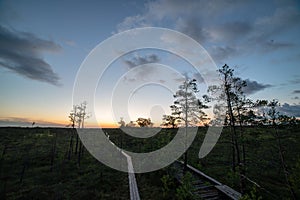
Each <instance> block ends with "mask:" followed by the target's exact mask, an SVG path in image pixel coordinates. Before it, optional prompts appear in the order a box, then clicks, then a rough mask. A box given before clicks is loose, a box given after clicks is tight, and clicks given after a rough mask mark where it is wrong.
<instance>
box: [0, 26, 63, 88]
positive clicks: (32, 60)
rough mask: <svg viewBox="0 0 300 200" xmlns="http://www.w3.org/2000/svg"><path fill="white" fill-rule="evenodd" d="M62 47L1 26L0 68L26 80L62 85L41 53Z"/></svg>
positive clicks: (54, 50)
mask: <svg viewBox="0 0 300 200" xmlns="http://www.w3.org/2000/svg"><path fill="white" fill-rule="evenodd" d="M60 49H61V47H60V46H59V45H57V44H56V43H54V42H52V41H48V40H43V39H40V38H38V37H36V36H35V35H33V34H31V33H26V32H17V31H14V30H9V29H7V28H5V27H3V26H1V25H0V66H1V67H3V68H5V69H8V70H10V71H11V72H14V73H17V74H19V75H21V76H24V77H26V78H30V79H33V80H38V81H43V82H47V83H50V84H53V85H60V83H59V80H60V78H59V76H58V75H57V74H56V73H55V72H54V71H53V70H52V67H51V66H50V65H49V64H48V63H47V62H45V61H44V60H43V58H42V56H41V53H42V52H45V51H48V52H56V51H59V50H60Z"/></svg>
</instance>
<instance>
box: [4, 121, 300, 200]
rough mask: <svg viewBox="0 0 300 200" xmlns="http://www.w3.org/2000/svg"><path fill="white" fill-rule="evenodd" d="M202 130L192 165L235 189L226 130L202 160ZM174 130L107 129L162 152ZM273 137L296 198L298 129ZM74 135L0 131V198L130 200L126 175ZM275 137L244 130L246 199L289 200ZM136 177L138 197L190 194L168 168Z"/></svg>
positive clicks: (134, 147)
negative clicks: (133, 133)
mask: <svg viewBox="0 0 300 200" xmlns="http://www.w3.org/2000/svg"><path fill="white" fill-rule="evenodd" d="M206 130H207V128H199V131H198V135H197V137H196V139H195V140H194V142H193V144H192V146H191V147H190V148H189V150H188V155H189V160H188V162H189V164H190V165H192V166H194V167H196V168H198V169H200V170H201V171H203V172H205V173H206V174H208V175H209V176H211V177H213V178H215V179H217V180H218V181H220V182H222V183H224V184H227V185H228V186H230V187H233V188H234V189H236V190H237V191H238V190H239V178H240V177H239V174H238V173H237V172H234V171H233V170H232V162H231V161H232V151H231V149H232V145H231V143H230V142H231V137H230V130H229V128H224V129H223V133H222V135H221V137H220V139H219V141H218V143H217V145H216V146H215V147H214V149H213V150H212V152H210V154H209V155H208V156H207V157H205V158H203V159H201V160H200V159H199V158H198V153H199V149H200V146H201V144H202V141H203V138H204V136H205V133H206ZM176 131H177V129H162V130H161V131H160V132H159V133H158V134H157V135H155V136H153V137H151V138H148V139H138V138H132V137H130V136H128V135H126V134H124V133H122V132H121V130H120V129H106V130H105V132H107V133H108V134H109V135H110V140H111V141H112V142H114V143H115V144H116V145H117V146H119V147H121V146H122V147H123V148H124V149H127V150H130V151H134V152H149V151H152V150H156V149H158V148H160V147H163V146H164V145H166V144H167V143H168V142H169V141H170V140H172V138H173V137H174V135H175V134H176ZM277 133H278V135H279V137H280V139H281V140H280V141H281V146H282V148H283V149H282V151H283V153H284V158H285V164H286V169H287V170H288V172H289V176H288V178H289V181H290V183H291V185H292V187H293V189H294V191H295V192H296V195H300V194H299V190H300V189H299V187H300V156H299V152H300V127H299V125H298V126H297V125H295V126H281V127H279V128H278V132H277ZM76 138H77V137H76V133H75V132H74V129H72V128H68V129H64V128H0V153H1V155H0V156H1V157H0V173H1V174H0V180H1V181H0V183H1V184H0V191H1V199H129V189H128V176H127V173H124V172H119V171H116V170H114V169H111V168H109V167H106V166H105V165H103V164H102V163H100V162H98V161H97V160H96V159H95V158H93V157H92V156H91V155H90V154H89V153H88V151H86V150H85V149H84V147H83V146H81V144H80V141H78V143H77V142H76ZM277 139H278V138H277V136H276V137H275V136H274V130H273V129H272V127H269V126H254V127H244V137H243V144H245V163H246V169H245V173H244V174H245V175H244V176H245V177H244V178H245V185H246V186H245V187H246V191H245V195H244V198H245V199H247V198H248V199H260V198H262V199H289V198H290V194H289V189H288V188H287V185H286V182H285V173H284V169H283V167H282V165H281V161H280V154H279V150H278V145H277ZM136 177H137V183H138V187H139V192H140V196H141V199H184V197H185V195H184V193H188V192H189V191H186V187H182V185H179V184H178V183H177V182H176V181H175V180H174V177H173V174H172V169H171V167H166V168H165V169H161V170H159V171H156V172H151V173H145V174H137V175H136ZM189 198H192V197H189Z"/></svg>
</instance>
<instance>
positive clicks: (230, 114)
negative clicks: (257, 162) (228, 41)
mask: <svg viewBox="0 0 300 200" xmlns="http://www.w3.org/2000/svg"><path fill="white" fill-rule="evenodd" d="M233 72H234V70H233V69H231V68H230V67H229V66H228V65H226V64H225V65H224V66H222V68H221V69H219V70H218V73H219V75H220V79H221V81H222V83H221V85H212V86H209V87H208V93H209V94H210V96H212V95H213V94H218V96H217V97H214V98H213V97H210V96H204V97H205V99H206V100H207V101H210V100H217V101H223V102H224V103H225V105H226V115H225V120H224V125H228V126H229V127H230V133H231V144H232V170H233V171H234V172H236V167H237V166H238V172H239V174H240V189H241V192H242V193H243V192H244V188H245V186H244V174H245V171H244V169H245V146H244V144H243V128H242V125H243V122H244V119H243V115H244V113H246V112H247V108H246V107H247V101H248V100H247V99H246V98H245V95H244V93H243V88H244V87H245V86H246V82H245V81H243V80H242V79H241V78H239V77H236V76H234V74H233ZM248 103H249V104H250V101H249V102H248ZM237 124H238V125H239V126H240V135H238V132H237ZM239 138H242V139H241V140H239ZM240 143H241V144H242V145H241V146H242V155H243V159H241V153H240V149H241V148H240Z"/></svg>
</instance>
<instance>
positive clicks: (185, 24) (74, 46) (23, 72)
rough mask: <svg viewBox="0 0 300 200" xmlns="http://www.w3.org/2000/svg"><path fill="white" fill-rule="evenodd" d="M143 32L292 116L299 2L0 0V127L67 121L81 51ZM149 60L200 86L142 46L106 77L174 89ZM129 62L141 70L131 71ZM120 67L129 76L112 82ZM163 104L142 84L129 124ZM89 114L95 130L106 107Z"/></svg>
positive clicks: (165, 99) (299, 80) (160, 91)
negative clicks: (165, 35)
mask: <svg viewBox="0 0 300 200" xmlns="http://www.w3.org/2000/svg"><path fill="white" fill-rule="evenodd" d="M152 26H153V27H163V28H169V29H173V30H176V31H179V32H182V33H184V34H186V35H188V36H190V37H191V38H193V39H194V40H196V41H197V42H199V43H200V44H201V45H202V46H203V47H204V48H205V49H206V50H207V52H208V53H209V55H210V56H211V58H212V59H213V61H214V62H215V63H216V65H217V66H218V67H221V66H222V65H224V63H227V64H228V65H229V66H231V67H235V71H236V73H237V75H238V76H240V77H242V78H243V79H244V80H246V82H247V84H248V87H247V88H246V90H245V92H246V93H247V94H248V95H249V97H250V98H252V99H254V100H255V99H259V98H260V99H278V100H279V101H280V103H281V104H282V106H281V108H280V110H281V111H282V112H283V113H285V114H291V115H295V116H297V117H300V100H299V98H300V91H299V85H300V73H299V72H300V67H299V63H300V39H299V35H300V3H299V1H292V0H287V1H279V0H268V1H250V0H249V1H235V0H225V1H217V0H212V1H196V0H188V1H180V0H153V1H110V2H104V1H87V2H85V3H83V2H82V1H63V2H61V1H7V0H2V1H0V81H1V86H0V92H1V100H0V103H1V112H0V126H2V125H12V124H16V125H18V124H21V125H24V124H27V123H28V125H29V126H30V123H29V122H31V121H36V122H38V123H37V125H38V124H39V123H40V125H49V124H51V123H53V124H54V125H57V124H64V125H67V124H68V113H69V112H70V110H71V109H72V92H73V85H74V82H75V79H76V74H77V72H78V70H79V68H80V65H81V63H82V62H83V61H84V59H85V57H86V56H87V55H88V54H89V52H90V51H91V50H92V49H93V48H94V47H96V46H97V45H98V44H99V43H100V42H102V41H104V40H106V39H107V38H109V37H111V36H113V35H114V34H117V33H120V32H122V31H125V30H129V29H131V28H138V27H152ZM151 63H160V64H161V66H162V65H168V66H172V67H173V68H174V69H176V70H177V71H178V72H179V73H181V74H185V73H186V74H188V73H191V74H189V76H194V78H196V79H197V80H198V81H200V82H201V80H202V77H201V74H197V73H194V72H191V71H190V69H189V67H188V64H186V63H185V62H184V61H183V60H182V59H181V58H180V57H178V56H176V55H173V54H171V53H168V52H164V51H159V50H151V49H146V50H141V51H137V52H130V53H128V54H126V55H124V56H123V57H121V58H119V59H118V60H116V61H115V62H114V63H112V65H111V69H110V71H109V70H108V72H107V76H106V79H107V81H110V80H111V81H113V80H114V79H118V77H122V80H121V81H122V82H123V83H124V84H130V83H134V82H135V83H137V82H138V81H141V80H146V79H147V76H148V77H150V76H157V79H158V81H159V82H160V83H161V85H164V84H165V83H166V82H168V81H170V80H171V79H172V81H174V85H175V86H176V83H177V84H179V83H180V80H177V81H176V80H175V79H178V77H177V76H176V75H174V76H172V75H170V76H169V77H166V76H162V74H163V73H162V74H161V77H160V76H159V75H157V74H159V73H158V72H155V70H156V68H155V67H153V68H151V67H149V66H150V65H151ZM139 65H144V68H137V66H139ZM147 65H148V68H147ZM156 67H157V69H159V66H156ZM133 69H134V70H135V71H132V70H133ZM147 69H149V71H147ZM130 70H131V72H133V73H132V74H131V75H130V74H129V75H128V76H122V74H124V73H127V72H129V71H130ZM158 71H159V70H158ZM151 73H152V74H151ZM114 76H115V77H114ZM104 78H105V77H104ZM107 81H106V82H105V83H107ZM99 84H101V82H100V83H99ZM175 86H174V87H175ZM110 87H113V85H110ZM110 87H109V86H107V87H105V88H106V90H103V91H97V93H96V97H97V98H100V99H104V98H105V94H106V93H107V92H109V91H110V90H111V88H110ZM176 87H177V86H176ZM176 87H175V88H176ZM200 87H201V86H200ZM204 90H205V87H203V91H202V93H204V92H205V91H204ZM201 95H202V94H201ZM154 97H155V98H154ZM126 101H127V100H126ZM172 101H173V97H172V93H171V92H170V91H168V90H167V89H166V88H161V87H160V88H159V87H158V85H147V86H145V87H141V88H138V89H137V90H136V91H135V93H134V94H132V95H131V97H130V99H129V100H128V102H129V107H128V112H129V115H130V116H131V117H132V119H131V120H136V117H138V116H141V117H151V114H153V116H152V118H155V119H154V121H155V122H156V123H159V117H155V116H157V115H159V114H161V112H162V108H163V109H165V112H168V109H167V108H166V107H167V106H168V105H169V104H170V103H172ZM122 103H123V102H122V101H121V100H120V102H119V104H122ZM90 106H91V107H92V105H90ZM160 106H162V107H160ZM95 108H97V109H98V110H99V113H97V115H99V116H100V117H99V120H100V121H101V124H102V125H104V126H110V125H111V124H112V123H113V122H112V120H111V117H108V115H109V113H108V112H109V111H110V110H109V109H107V110H104V108H101V105H95ZM151 108H152V109H151ZM101 109H103V110H101ZM155 113H156V114H155ZM116 120H118V119H116ZM126 120H127V121H128V120H129V119H126ZM88 123H89V122H88V121H87V124H88Z"/></svg>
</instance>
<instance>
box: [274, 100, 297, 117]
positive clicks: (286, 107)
mask: <svg viewBox="0 0 300 200" xmlns="http://www.w3.org/2000/svg"><path fill="white" fill-rule="evenodd" d="M278 110H279V112H280V113H282V114H285V115H288V116H294V117H300V105H299V104H298V105H290V104H288V103H284V104H283V105H281V106H279V107H278Z"/></svg>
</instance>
